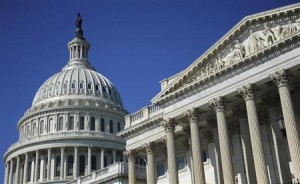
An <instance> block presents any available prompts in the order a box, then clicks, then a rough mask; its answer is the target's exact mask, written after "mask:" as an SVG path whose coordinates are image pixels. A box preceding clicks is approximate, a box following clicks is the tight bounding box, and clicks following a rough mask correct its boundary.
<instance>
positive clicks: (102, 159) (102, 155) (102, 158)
mask: <svg viewBox="0 0 300 184" xmlns="http://www.w3.org/2000/svg"><path fill="white" fill-rule="evenodd" d="M103 168H104V148H101V169H103Z"/></svg>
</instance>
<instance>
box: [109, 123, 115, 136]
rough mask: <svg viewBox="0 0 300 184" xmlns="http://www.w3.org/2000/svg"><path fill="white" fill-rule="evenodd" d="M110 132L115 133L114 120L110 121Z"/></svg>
mask: <svg viewBox="0 0 300 184" xmlns="http://www.w3.org/2000/svg"><path fill="white" fill-rule="evenodd" d="M109 132H110V133H114V122H113V121H112V120H110V121H109Z"/></svg>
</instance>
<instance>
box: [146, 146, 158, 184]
mask: <svg viewBox="0 0 300 184" xmlns="http://www.w3.org/2000/svg"><path fill="white" fill-rule="evenodd" d="M144 148H145V149H146V153H147V184H155V183H156V178H155V167H154V150H153V143H152V142H149V143H146V144H145V145H144Z"/></svg>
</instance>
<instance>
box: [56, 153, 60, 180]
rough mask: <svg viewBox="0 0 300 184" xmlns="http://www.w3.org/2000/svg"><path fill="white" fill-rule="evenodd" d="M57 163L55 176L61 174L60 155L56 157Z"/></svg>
mask: <svg viewBox="0 0 300 184" xmlns="http://www.w3.org/2000/svg"><path fill="white" fill-rule="evenodd" d="M55 165H56V167H55V176H60V156H57V157H56V162H55Z"/></svg>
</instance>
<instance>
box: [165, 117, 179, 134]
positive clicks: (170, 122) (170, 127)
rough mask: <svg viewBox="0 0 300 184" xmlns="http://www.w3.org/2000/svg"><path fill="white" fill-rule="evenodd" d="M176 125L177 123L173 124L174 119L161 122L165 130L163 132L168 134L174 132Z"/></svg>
mask: <svg viewBox="0 0 300 184" xmlns="http://www.w3.org/2000/svg"><path fill="white" fill-rule="evenodd" d="M176 124H177V123H176V122H175V119H173V118H169V119H167V120H163V122H162V126H163V127H164V128H165V132H170V131H172V132H173V131H174V130H175V126H176Z"/></svg>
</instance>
